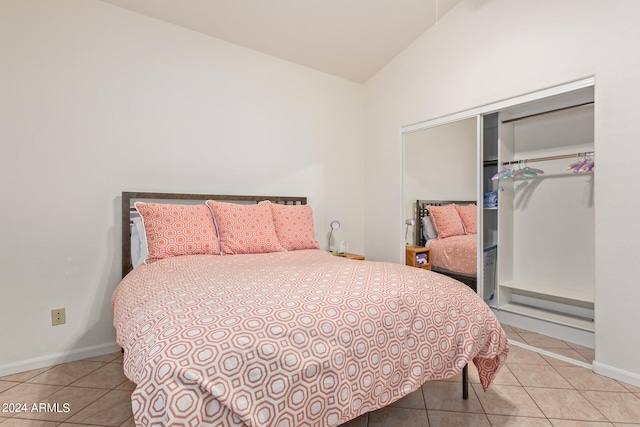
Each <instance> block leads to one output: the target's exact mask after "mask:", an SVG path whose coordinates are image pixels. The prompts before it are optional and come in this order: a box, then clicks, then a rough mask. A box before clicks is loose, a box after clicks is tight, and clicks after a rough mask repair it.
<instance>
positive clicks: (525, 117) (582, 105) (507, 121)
mask: <svg viewBox="0 0 640 427" xmlns="http://www.w3.org/2000/svg"><path fill="white" fill-rule="evenodd" d="M591 104H593V101H590V102H585V103H582V104H577V105H571V106H569V107H562V108H556V109H555V110H549V111H543V112H542V113H535V114H529V115H528V116H522V117H516V118H515V119H508V120H503V121H502V123H503V124H504V123H511V122H517V121H518V120H523V119H528V118H530V117H537V116H542V115H544V114H551V113H557V112H558V111H564V110H569V109H571V108H578V107H584V106H585V105H591Z"/></svg>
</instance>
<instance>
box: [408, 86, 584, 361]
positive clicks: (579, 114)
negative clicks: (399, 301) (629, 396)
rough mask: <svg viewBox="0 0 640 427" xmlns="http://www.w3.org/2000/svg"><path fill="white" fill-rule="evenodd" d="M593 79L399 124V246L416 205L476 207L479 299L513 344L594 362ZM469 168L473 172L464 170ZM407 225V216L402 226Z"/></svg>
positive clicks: (413, 240)
mask: <svg viewBox="0 0 640 427" xmlns="http://www.w3.org/2000/svg"><path fill="white" fill-rule="evenodd" d="M594 100H595V96H594V80H593V79H584V80H580V81H576V82H573V83H568V84H565V85H561V86H557V87H554V88H549V89H545V90H542V91H539V92H532V93H530V94H527V95H523V96H520V97H516V98H514V99H511V100H506V101H501V102H500V103H496V104H493V105H488V106H484V107H480V108H477V109H474V110H471V111H468V112H464V113H459V114H456V115H454V116H451V117H448V118H444V119H439V120H435V121H432V122H424V123H421V124H417V125H412V126H408V127H406V128H404V129H403V144H404V147H403V149H404V160H403V162H404V164H403V167H404V169H403V170H404V176H403V178H404V199H403V200H404V202H403V203H404V208H403V211H404V215H405V216H404V217H405V219H406V220H407V221H408V220H411V219H413V220H414V221H415V222H416V224H415V226H414V227H416V228H415V229H414V230H412V231H409V228H410V227H411V226H410V225H407V244H408V245H413V244H419V245H423V244H425V241H424V240H419V239H420V238H421V236H420V235H418V233H414V231H418V230H419V231H421V232H423V231H424V229H420V228H419V227H420V224H418V223H417V221H420V219H421V218H420V213H419V209H418V203H419V201H421V200H432V201H434V200H435V201H438V200H442V201H445V202H447V203H450V202H452V201H464V202H475V203H476V204H477V227H478V230H477V241H476V242H477V250H476V255H477V264H476V280H477V285H476V286H477V287H476V289H477V292H478V294H479V295H481V296H482V297H483V299H484V300H485V301H486V302H487V304H489V306H490V307H492V308H493V309H494V311H495V313H496V315H497V316H498V319H499V320H500V322H501V323H502V324H503V325H505V326H506V328H505V329H508V330H510V331H511V335H512V339H513V340H514V341H519V342H521V344H523V345H525V346H531V347H537V348H539V349H542V352H543V353H544V352H548V353H553V354H556V355H560V356H561V357H566V358H569V359H572V360H573V361H577V362H579V363H583V364H585V365H590V364H591V361H592V360H593V354H594V350H593V349H594V346H595V319H594V307H595V298H594V294H595V274H594V264H595V242H594V234H595V221H594V208H595V197H594V182H595V174H596V167H595V161H596V157H595V156H596V153H595V144H594V129H593V127H594ZM469 171H474V173H473V174H471V175H473V176H471V175H470V174H469V173H468V172H469ZM408 222H409V221H408Z"/></svg>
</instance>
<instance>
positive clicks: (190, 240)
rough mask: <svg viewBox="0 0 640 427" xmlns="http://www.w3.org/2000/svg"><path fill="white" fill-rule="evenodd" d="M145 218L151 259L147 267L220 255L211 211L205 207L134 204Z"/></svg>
mask: <svg viewBox="0 0 640 427" xmlns="http://www.w3.org/2000/svg"><path fill="white" fill-rule="evenodd" d="M134 206H135V207H136V210H137V211H138V213H139V214H140V217H142V223H143V224H144V232H145V235H146V237H147V246H148V249H149V258H147V259H146V260H145V264H149V263H152V262H154V261H158V260H160V259H163V258H169V257H172V256H181V255H196V254H210V255H218V254H220V242H219V241H218V237H217V235H216V229H215V226H214V224H213V217H212V216H211V212H210V211H209V209H208V208H207V207H206V206H205V205H204V204H202V205H194V206H190V205H172V204H165V203H142V202H137V203H135V204H134Z"/></svg>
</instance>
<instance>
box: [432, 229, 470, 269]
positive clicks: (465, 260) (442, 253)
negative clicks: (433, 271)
mask: <svg viewBox="0 0 640 427" xmlns="http://www.w3.org/2000/svg"><path fill="white" fill-rule="evenodd" d="M477 237H478V236H477V235H476V234H465V235H462V236H451V237H447V238H445V239H434V240H432V241H431V243H430V244H429V247H430V248H431V257H432V261H431V263H432V265H433V266H434V267H439V268H444V269H446V270H449V271H453V272H456V273H462V274H470V275H475V274H476V272H477V268H478V267H477V250H478V244H477Z"/></svg>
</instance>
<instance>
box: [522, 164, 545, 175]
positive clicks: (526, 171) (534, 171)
mask: <svg viewBox="0 0 640 427" xmlns="http://www.w3.org/2000/svg"><path fill="white" fill-rule="evenodd" d="M524 166H525V167H524V169H523V170H522V175H524V176H526V177H529V178H532V177H534V176H538V175H542V174H543V173H544V171H543V170H542V169H536V168H531V167H529V166H527V161H526V160H525V161H524Z"/></svg>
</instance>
